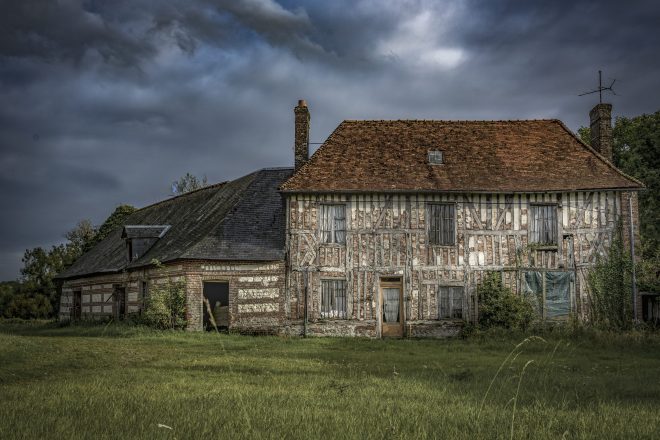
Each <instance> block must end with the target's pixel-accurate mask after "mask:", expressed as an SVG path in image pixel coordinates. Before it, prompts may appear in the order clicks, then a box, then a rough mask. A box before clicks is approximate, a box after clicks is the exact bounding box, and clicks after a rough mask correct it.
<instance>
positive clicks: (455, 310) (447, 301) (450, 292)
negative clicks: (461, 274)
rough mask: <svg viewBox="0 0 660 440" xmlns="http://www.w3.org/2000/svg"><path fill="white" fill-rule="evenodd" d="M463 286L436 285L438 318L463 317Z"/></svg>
mask: <svg viewBox="0 0 660 440" xmlns="http://www.w3.org/2000/svg"><path fill="white" fill-rule="evenodd" d="M464 308H465V307H463V287H462V286H438V319H449V318H458V319H463V309H464Z"/></svg>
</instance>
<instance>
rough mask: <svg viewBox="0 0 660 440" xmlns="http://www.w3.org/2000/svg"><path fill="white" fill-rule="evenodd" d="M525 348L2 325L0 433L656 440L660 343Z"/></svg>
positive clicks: (631, 338) (570, 342) (552, 342)
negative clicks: (646, 439)
mask: <svg viewBox="0 0 660 440" xmlns="http://www.w3.org/2000/svg"><path fill="white" fill-rule="evenodd" d="M523 339H524V336H517V337H516V336H501V335H500V336H489V337H480V338H478V339H470V340H461V339H454V340H441V341H437V340H386V341H382V340H359V339H336V338H328V339H299V338H290V339H287V338H277V337H248V336H235V335H217V334H202V333H182V332H178V333H172V332H165V333H159V332H154V331H149V330H145V329H140V328H134V327H117V326H106V327H104V326H99V327H63V328H57V327H56V326H55V325H53V324H33V325H26V324H10V323H0V439H12V438H34V439H38V438H58V439H59V438H90V439H100V438H117V439H119V438H121V439H132V438H140V439H160V438H163V439H170V438H178V439H183V438H250V439H252V438H277V439H279V438H304V439H308V438H450V439H454V438H489V439H490V438H511V435H513V438H529V439H543V438H552V439H561V438H571V439H572V438H598V439H620V438H635V439H639V438H649V439H650V438H655V439H658V438H660V336H658V335H639V334H638V335H622V336H611V335H610V336H598V337H596V336H593V335H584V336H582V337H580V338H576V337H572V338H567V337H562V336H561V335H557V334H550V335H549V336H547V337H545V339H544V340H540V339H530V340H527V341H526V342H523ZM521 342H523V343H522V344H521V345H520V346H519V347H518V348H515V347H516V345H517V344H519V343H521ZM498 371H499V372H498ZM523 372H524V374H523ZM516 396H517V399H516ZM482 402H483V407H482ZM159 424H161V425H167V426H169V427H171V428H172V429H171V430H170V429H168V428H165V427H159ZM512 430H513V433H512Z"/></svg>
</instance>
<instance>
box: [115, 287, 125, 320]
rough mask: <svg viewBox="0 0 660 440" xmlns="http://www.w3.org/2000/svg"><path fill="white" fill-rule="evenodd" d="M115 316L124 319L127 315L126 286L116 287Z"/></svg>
mask: <svg viewBox="0 0 660 440" xmlns="http://www.w3.org/2000/svg"><path fill="white" fill-rule="evenodd" d="M114 297H115V307H116V309H115V316H116V317H117V319H124V317H125V316H126V288H125V287H115V293H114Z"/></svg>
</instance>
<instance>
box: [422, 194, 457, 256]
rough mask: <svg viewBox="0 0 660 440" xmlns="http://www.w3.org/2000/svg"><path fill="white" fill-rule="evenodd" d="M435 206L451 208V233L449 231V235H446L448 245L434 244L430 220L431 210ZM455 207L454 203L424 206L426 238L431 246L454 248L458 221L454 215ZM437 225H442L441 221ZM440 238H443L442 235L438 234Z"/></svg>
mask: <svg viewBox="0 0 660 440" xmlns="http://www.w3.org/2000/svg"><path fill="white" fill-rule="evenodd" d="M437 206H448V207H451V209H452V217H451V225H452V231H451V233H450V234H447V237H450V238H451V242H450V243H446V242H438V243H436V242H435V240H434V239H433V237H434V234H432V223H431V219H432V217H433V215H432V213H433V208H434V207H437ZM456 206H457V203H456V202H431V203H427V204H426V235H427V237H428V240H429V244H430V245H431V246H443V247H453V246H456V242H457V238H456V235H457V231H458V228H457V222H458V220H457V214H456ZM441 220H442V219H441ZM439 225H442V221H440V223H439ZM440 236H444V233H443V234H440V233H439V235H438V237H440Z"/></svg>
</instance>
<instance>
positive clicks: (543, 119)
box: [342, 118, 561, 124]
mask: <svg viewBox="0 0 660 440" xmlns="http://www.w3.org/2000/svg"><path fill="white" fill-rule="evenodd" d="M557 121H559V122H561V121H560V120H559V119H557V118H536V119H534V118H533V119H344V120H343V121H342V122H346V123H360V122H442V123H457V124H470V123H484V122H485V123H497V122H514V123H518V122H557Z"/></svg>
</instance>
